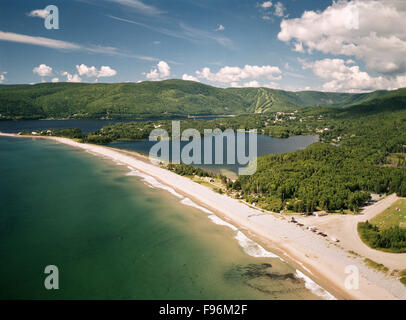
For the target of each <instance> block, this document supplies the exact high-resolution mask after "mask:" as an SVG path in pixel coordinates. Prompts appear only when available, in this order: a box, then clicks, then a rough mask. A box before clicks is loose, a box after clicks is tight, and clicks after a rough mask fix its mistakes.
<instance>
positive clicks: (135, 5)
mask: <svg viewBox="0 0 406 320" xmlns="http://www.w3.org/2000/svg"><path fill="white" fill-rule="evenodd" d="M106 1H110V2H115V3H118V4H120V5H122V6H125V7H128V8H132V9H135V10H137V11H138V12H140V13H143V14H146V15H151V16H154V15H159V14H161V13H163V12H162V11H161V10H159V9H158V8H156V7H154V6H151V5H148V4H145V3H144V2H142V1H140V0H106Z"/></svg>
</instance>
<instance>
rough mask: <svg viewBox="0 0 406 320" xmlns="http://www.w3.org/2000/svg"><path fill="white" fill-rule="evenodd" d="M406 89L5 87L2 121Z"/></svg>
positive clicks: (314, 99)
mask: <svg viewBox="0 0 406 320" xmlns="http://www.w3.org/2000/svg"><path fill="white" fill-rule="evenodd" d="M404 97H406V89H400V90H397V91H376V92H372V93H363V94H350V93H327V92H316V91H303V92H288V91H283V90H274V89H267V88H227V89H222V88H216V87H213V86H209V85H205V84H202V83H198V82H193V81H183V80H166V81H160V82H141V83H118V84H85V83H42V84H36V85H0V119H42V118H47V119H51V118H53V119H66V118H70V119H72V118H73V119H96V118H97V119H99V118H109V119H120V118H128V119H135V118H152V117H162V118H163V117H168V118H170V117H181V116H188V115H193V116H202V115H238V114H248V113H266V112H276V111H289V110H297V109H300V108H307V107H312V106H329V107H337V108H342V107H347V106H352V105H362V104H365V103H368V104H369V103H370V102H374V101H375V102H374V103H375V104H377V105H378V107H379V101H381V100H382V99H384V100H383V102H382V101H381V103H384V104H385V103H386V102H385V101H386V100H385V99H394V100H396V101H404V100H405V99H404Z"/></svg>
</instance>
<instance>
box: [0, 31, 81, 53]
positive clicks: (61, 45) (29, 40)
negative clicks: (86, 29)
mask: <svg viewBox="0 0 406 320" xmlns="http://www.w3.org/2000/svg"><path fill="white" fill-rule="evenodd" d="M0 40H2V41H10V42H18V43H26V44H32V45H36V46H42V47H48V48H53V49H64V50H81V49H82V47H81V46H80V45H78V44H75V43H72V42H67V41H60V40H54V39H49V38H43V37H31V36H27V35H24V34H18V33H12V32H3V31H0Z"/></svg>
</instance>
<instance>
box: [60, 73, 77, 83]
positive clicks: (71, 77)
mask: <svg viewBox="0 0 406 320" xmlns="http://www.w3.org/2000/svg"><path fill="white" fill-rule="evenodd" d="M62 75H63V76H66V82H82V78H80V77H79V75H78V74H74V75H72V74H70V73H69V72H66V71H65V72H62Z"/></svg>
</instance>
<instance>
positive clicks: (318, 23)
mask: <svg viewBox="0 0 406 320" xmlns="http://www.w3.org/2000/svg"><path fill="white" fill-rule="evenodd" d="M405 21H406V4H405V2H404V1H397V0H386V1H376V0H351V1H344V0H339V1H334V2H333V4H332V5H331V6H329V7H327V8H326V9H325V10H324V11H321V12H319V11H317V12H316V11H305V12H304V13H303V15H302V16H301V17H300V18H296V19H287V20H283V21H282V22H281V31H280V33H279V34H278V38H279V40H281V41H284V42H287V43H289V42H291V41H292V40H294V41H295V42H294V43H295V46H296V49H298V46H297V43H302V44H303V45H304V46H305V47H306V48H307V51H308V52H309V53H311V52H312V51H320V52H323V53H325V54H333V55H345V56H353V57H356V58H357V59H360V60H363V61H365V63H366V67H367V69H368V70H372V71H376V72H379V73H382V74H387V75H392V76H393V75H400V74H403V73H405V72H406V59H405V56H406V28H404V27H403V26H404V25H405ZM299 49H300V47H299Z"/></svg>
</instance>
